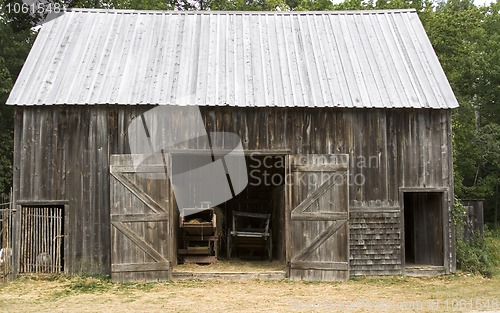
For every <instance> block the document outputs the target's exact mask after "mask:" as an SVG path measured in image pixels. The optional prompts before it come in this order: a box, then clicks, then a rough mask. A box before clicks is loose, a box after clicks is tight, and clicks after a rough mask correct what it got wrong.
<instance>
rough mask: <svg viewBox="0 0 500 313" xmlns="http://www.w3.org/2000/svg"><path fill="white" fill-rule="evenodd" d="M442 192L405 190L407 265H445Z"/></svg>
mask: <svg viewBox="0 0 500 313" xmlns="http://www.w3.org/2000/svg"><path fill="white" fill-rule="evenodd" d="M443 196H444V194H443V192H404V236H405V237H404V239H405V247H404V248H405V263H406V266H411V265H413V264H415V265H434V266H443V265H444V252H443V251H444V246H443Z"/></svg>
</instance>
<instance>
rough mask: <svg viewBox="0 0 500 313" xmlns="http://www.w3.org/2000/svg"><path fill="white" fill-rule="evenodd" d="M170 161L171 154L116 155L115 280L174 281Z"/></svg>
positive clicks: (113, 178)
mask: <svg viewBox="0 0 500 313" xmlns="http://www.w3.org/2000/svg"><path fill="white" fill-rule="evenodd" d="M168 162H169V156H168V155H157V156H153V157H149V158H144V157H143V156H141V155H112V156H111V160H110V173H111V177H110V180H111V182H110V183H111V184H110V190H111V198H110V199H111V278H112V279H113V280H114V281H129V280H166V279H170V276H171V258H170V248H171V242H172V240H171V238H172V237H171V234H170V225H169V218H170V215H169V195H170V185H169V180H168V177H167V173H166V169H167V168H168ZM138 163H140V165H139V166H138Z"/></svg>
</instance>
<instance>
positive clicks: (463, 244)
mask: <svg viewBox="0 0 500 313" xmlns="http://www.w3.org/2000/svg"><path fill="white" fill-rule="evenodd" d="M453 213H454V214H453V220H454V222H455V230H456V249H457V268H458V269H460V270H462V271H464V272H470V273H475V274H481V275H483V276H486V277H491V276H494V275H498V274H500V237H499V236H498V234H499V230H498V229H493V231H492V230H489V229H488V227H486V226H485V230H484V238H481V237H480V236H479V235H478V236H476V237H474V238H472V239H470V240H468V241H464V240H463V229H464V219H463V217H464V215H465V208H464V207H463V205H462V204H461V202H460V201H459V200H457V199H456V200H455V207H454V212H453Z"/></svg>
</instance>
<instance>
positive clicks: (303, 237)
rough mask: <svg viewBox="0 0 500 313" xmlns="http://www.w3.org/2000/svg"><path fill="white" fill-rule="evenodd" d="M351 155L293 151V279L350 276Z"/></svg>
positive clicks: (290, 241)
mask: <svg viewBox="0 0 500 313" xmlns="http://www.w3.org/2000/svg"><path fill="white" fill-rule="evenodd" d="M348 157H349V156H348V155H346V154H342V155H320V154H314V155H292V156H290V162H289V164H290V173H291V175H290V176H291V177H290V178H291V181H290V182H289V186H290V193H289V196H290V204H291V205H290V208H291V211H290V212H289V214H287V225H288V227H287V228H288V238H287V239H288V240H287V245H288V249H287V264H288V275H289V277H290V278H291V279H304V280H322V281H326V280H347V279H348V278H349V225H348V216H349V212H348V208H349V205H348V203H349V192H348V175H347V169H348Z"/></svg>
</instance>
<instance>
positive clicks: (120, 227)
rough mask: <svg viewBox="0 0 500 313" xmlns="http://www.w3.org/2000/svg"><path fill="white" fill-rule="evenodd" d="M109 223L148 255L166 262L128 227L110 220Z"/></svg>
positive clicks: (165, 260)
mask: <svg viewBox="0 0 500 313" xmlns="http://www.w3.org/2000/svg"><path fill="white" fill-rule="evenodd" d="M111 225H112V226H114V227H116V229H118V230H119V231H120V232H121V233H122V234H123V235H125V236H126V237H127V238H129V239H130V240H132V241H133V242H134V243H135V244H136V245H137V246H138V247H139V248H140V249H141V250H142V251H144V252H146V253H147V254H148V255H149V256H150V257H152V258H153V259H154V260H155V261H157V262H160V263H161V262H168V260H167V259H165V258H164V257H163V256H162V255H161V254H160V253H158V251H156V250H155V249H154V248H153V247H151V246H150V245H149V244H148V243H147V242H145V241H144V240H143V239H142V238H140V237H139V236H137V234H136V233H134V232H133V231H132V230H131V229H130V228H129V227H127V226H125V225H123V224H122V223H119V222H111Z"/></svg>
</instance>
